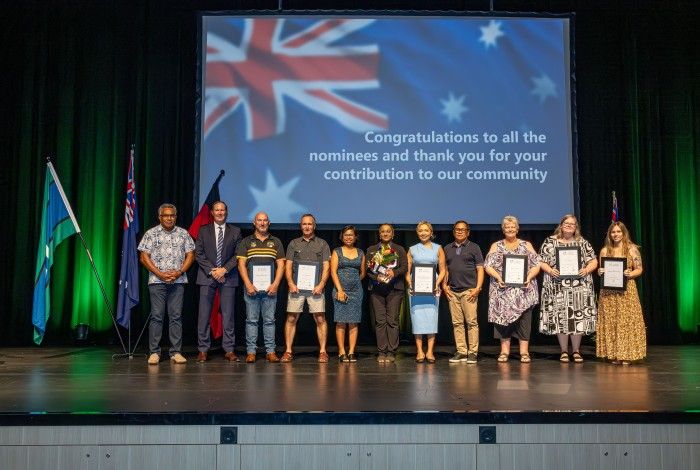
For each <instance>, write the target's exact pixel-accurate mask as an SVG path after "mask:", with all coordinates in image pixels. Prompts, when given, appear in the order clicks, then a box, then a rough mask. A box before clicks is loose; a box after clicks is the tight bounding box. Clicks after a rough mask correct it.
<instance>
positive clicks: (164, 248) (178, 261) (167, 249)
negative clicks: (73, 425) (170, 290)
mask: <svg viewBox="0 0 700 470" xmlns="http://www.w3.org/2000/svg"><path fill="white" fill-rule="evenodd" d="M138 250H139V251H143V252H146V253H148V254H149V256H150V257H151V261H153V264H155V265H156V267H157V268H158V269H159V270H161V271H174V270H179V269H180V268H181V267H182V263H184V262H185V255H186V254H187V253H189V252H190V251H194V241H193V240H192V237H190V234H189V233H187V230H185V229H184V228H180V227H174V228H173V229H172V230H171V231H169V232H168V231H167V230H165V229H164V228H163V226H162V225H157V226H155V227H153V228H150V229H148V230H147V231H146V233H145V234H144V235H143V238H142V239H141V243H139V247H138ZM173 282H174V283H175V284H185V283H187V273H182V275H181V276H180V277H178V278H177V279H176V280H175V281H173ZM148 284H165V283H164V282H163V281H161V280H160V279H158V276H156V275H155V274H153V273H151V272H149V273H148Z"/></svg>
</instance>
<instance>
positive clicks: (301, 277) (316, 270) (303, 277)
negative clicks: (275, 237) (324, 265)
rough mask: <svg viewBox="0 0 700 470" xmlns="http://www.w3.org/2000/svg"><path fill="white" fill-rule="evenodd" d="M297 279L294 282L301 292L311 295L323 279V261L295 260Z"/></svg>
mask: <svg viewBox="0 0 700 470" xmlns="http://www.w3.org/2000/svg"><path fill="white" fill-rule="evenodd" d="M294 264H295V265H296V268H297V269H296V279H294V284H296V285H297V287H298V288H299V293H300V294H306V295H310V294H311V292H312V291H313V290H314V287H316V286H317V285H318V283H319V282H320V281H321V263H318V262H316V261H295V262H294Z"/></svg>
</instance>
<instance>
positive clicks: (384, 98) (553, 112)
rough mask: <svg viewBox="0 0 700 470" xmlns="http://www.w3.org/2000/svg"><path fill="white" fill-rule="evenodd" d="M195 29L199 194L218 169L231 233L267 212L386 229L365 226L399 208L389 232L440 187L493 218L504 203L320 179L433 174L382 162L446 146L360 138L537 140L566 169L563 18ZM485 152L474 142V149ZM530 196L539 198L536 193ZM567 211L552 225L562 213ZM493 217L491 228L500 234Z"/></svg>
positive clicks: (241, 23)
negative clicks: (386, 156)
mask: <svg viewBox="0 0 700 470" xmlns="http://www.w3.org/2000/svg"><path fill="white" fill-rule="evenodd" d="M203 21H204V23H203V24H204V28H203V30H204V32H205V33H204V45H203V47H204V64H205V65H204V67H203V75H202V80H203V89H204V100H203V106H202V111H201V115H202V116H201V119H202V121H201V128H202V136H203V140H202V142H203V143H202V148H201V158H200V189H201V191H206V190H207V188H208V183H207V182H210V181H212V180H213V179H214V178H215V177H216V175H217V174H218V172H219V170H220V169H221V168H224V169H225V170H226V172H227V181H226V185H225V186H223V187H222V188H221V192H222V199H224V200H226V201H228V202H231V208H230V218H231V219H232V220H233V221H237V222H244V221H250V220H251V219H252V216H253V215H254V214H255V213H256V212H257V211H259V210H264V211H266V212H268V214H269V215H270V219H271V221H273V222H278V223H295V222H297V221H298V217H299V215H301V214H303V213H305V212H313V213H314V214H315V215H316V216H317V219H318V220H319V222H320V223H324V222H326V223H341V222H347V221H360V220H362V221H367V222H381V221H385V220H386V219H385V217H384V215H379V216H378V217H379V218H378V220H376V221H374V220H372V217H371V216H369V215H370V214H371V213H372V212H373V209H372V207H373V205H376V204H377V201H378V200H384V201H386V200H387V199H389V200H392V199H393V200H394V201H396V200H397V199H399V198H400V200H401V203H400V204H398V203H397V204H396V206H395V207H394V208H393V209H392V219H391V221H394V222H400V221H402V220H404V219H405V220H418V219H419V218H421V216H422V217H424V218H425V217H429V216H430V215H431V212H433V209H434V207H435V205H436V204H438V203H439V202H436V201H435V200H434V199H431V198H430V197H428V198H426V197H422V196H421V190H422V189H425V190H426V193H427V192H434V190H435V188H436V187H437V188H443V189H445V190H447V191H449V190H450V189H458V190H459V191H460V194H464V195H465V197H474V198H477V197H478V198H479V199H480V200H482V201H483V200H488V201H490V202H489V203H493V204H494V205H498V204H499V203H504V202H506V201H499V199H501V198H509V196H507V195H503V194H493V195H491V194H489V195H488V197H484V194H482V193H480V189H483V187H481V186H480V184H481V183H480V182H473V183H470V184H467V183H465V181H445V182H443V183H440V185H441V186H435V185H436V184H437V183H438V182H437V181H436V180H433V181H430V182H423V181H414V182H413V184H412V185H410V186H409V187H411V188H412V191H409V192H407V193H406V192H403V193H402V192H400V191H402V189H401V188H406V182H405V181H398V180H385V181H372V180H367V179H364V180H362V181H357V180H356V181H346V180H343V181H339V180H338V179H331V178H329V177H328V174H325V172H327V171H328V170H346V169H353V168H354V169H361V168H369V169H375V170H383V169H391V168H393V169H394V170H415V171H417V170H418V169H419V168H429V166H428V167H426V166H425V164H418V163H416V162H415V161H413V160H412V159H411V160H410V161H403V162H401V161H399V162H388V163H387V162H383V161H381V155H382V153H383V152H401V151H404V150H405V149H406V148H408V147H410V149H409V150H410V152H411V153H412V152H413V151H415V150H416V149H417V148H418V147H420V148H421V149H423V150H425V151H426V152H427V151H431V152H439V151H445V150H446V145H445V144H426V145H418V144H412V145H411V146H405V145H400V146H393V145H391V144H387V143H382V144H378V143H371V142H367V138H366V135H367V132H373V133H375V134H384V133H391V134H396V133H416V132H423V133H429V132H433V131H434V132H438V133H446V132H454V133H478V134H479V135H480V134H481V133H483V132H491V133H495V134H498V135H499V137H500V135H501V134H502V133H505V132H508V131H510V130H518V131H520V132H524V131H528V130H533V131H537V132H543V133H546V134H547V137H548V139H549V140H548V142H547V145H546V148H547V149H548V151H549V153H550V155H551V158H560V159H562V162H563V161H564V160H565V159H569V151H570V141H569V136H570V110H569V108H568V106H569V105H568V95H569V85H568V77H569V70H568V60H569V55H568V50H566V44H568V29H567V23H566V22H565V21H563V20H562V19H561V18H559V19H557V18H551V19H545V18H463V17H447V18H445V17H441V18H437V17H433V18H428V17H422V18H412V17H402V18H380V19H366V18H347V17H345V18H325V19H323V18H321V19H319V18H309V17H286V18H255V19H251V18H241V17H226V16H221V17H219V16H213V17H205V18H204V20H203ZM455 147H458V146H452V149H453V150H454V149H455ZM493 147H494V145H492V144H488V143H485V142H481V143H480V144H477V145H471V146H469V150H470V151H472V150H474V151H485V152H487V151H488V150H489V149H490V148H493ZM318 152H321V153H323V152H352V153H372V152H378V155H379V156H380V160H379V161H367V162H361V163H358V162H352V163H348V162H344V163H343V162H340V163H338V162H328V161H314V160H313V159H312V158H310V155H311V154H312V153H318ZM485 164H486V163H484V165H485ZM478 165H480V163H478V162H476V163H474V166H472V168H479V166H478ZM567 165H569V166H567ZM455 168H457V167H455ZM462 168H465V167H464V166H463V167H462ZM435 169H437V167H435ZM570 171H571V169H570V163H568V164H564V163H563V164H562V165H560V166H556V165H554V166H553V167H552V168H550V173H549V174H548V181H547V183H548V184H547V185H544V184H543V185H540V186H542V188H541V189H539V188H536V189H535V190H534V191H535V192H536V191H538V190H541V191H542V193H541V195H540V196H542V197H547V196H546V195H547V194H556V193H557V187H556V184H558V183H557V182H558V181H562V183H561V184H562V185H564V186H566V187H568V186H569V185H570V181H571V175H570V174H569V173H570ZM229 175H231V177H230V178H229ZM550 183H552V184H554V185H555V187H552V186H550ZM360 184H362V186H360ZM430 185H433V186H430ZM457 185H459V186H457ZM523 189H525V187H523ZM527 191H528V194H531V195H532V196H533V197H537V196H538V195H537V194H532V191H533V189H532V187H531V186H528V187H527ZM569 192H570V191H569ZM204 196H205V195H202V194H201V195H200V199H202V198H203V197H204ZM510 199H512V197H510ZM565 199H566V198H565ZM515 202H516V205H517V204H524V203H525V202H521V201H515ZM336 203H337V204H336ZM567 204H568V201H567V202H564V203H562V210H563V212H560V214H562V213H565V212H566V210H567V209H570V207H569V206H567ZM399 206H400V207H399ZM487 209H488V207H487ZM404 212H405V213H404ZM514 212H517V207H515V210H514ZM502 215H503V214H501V213H497V214H494V218H496V219H497V221H500V217H502ZM533 217H535V218H536V217H537V215H536V214H535V215H533ZM440 222H443V221H440ZM444 222H448V220H445V221H444ZM482 222H487V221H482Z"/></svg>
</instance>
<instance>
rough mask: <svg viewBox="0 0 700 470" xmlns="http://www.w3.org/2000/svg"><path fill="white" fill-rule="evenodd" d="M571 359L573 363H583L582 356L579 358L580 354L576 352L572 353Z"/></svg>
mask: <svg viewBox="0 0 700 470" xmlns="http://www.w3.org/2000/svg"><path fill="white" fill-rule="evenodd" d="M571 357H573V358H574V362H577V363H579V364H580V363H582V362H583V356H581V353H579V352H578V351H576V352H574V353H573V354H572V355H571Z"/></svg>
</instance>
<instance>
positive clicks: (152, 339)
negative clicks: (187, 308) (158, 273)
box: [148, 284, 185, 356]
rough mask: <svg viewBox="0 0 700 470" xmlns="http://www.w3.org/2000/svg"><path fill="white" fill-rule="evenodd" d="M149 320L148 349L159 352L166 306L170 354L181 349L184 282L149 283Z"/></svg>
mask: <svg viewBox="0 0 700 470" xmlns="http://www.w3.org/2000/svg"><path fill="white" fill-rule="evenodd" d="M148 291H149V292H150V294H151V321H150V323H149V325H148V349H149V351H150V352H151V353H156V354H160V338H161V336H162V335H163V317H165V311H166V307H167V311H168V320H169V324H168V331H169V333H170V355H171V356H172V355H173V354H175V353H179V352H181V351H182V296H183V294H184V292H185V285H184V284H150V285H149V286H148Z"/></svg>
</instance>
